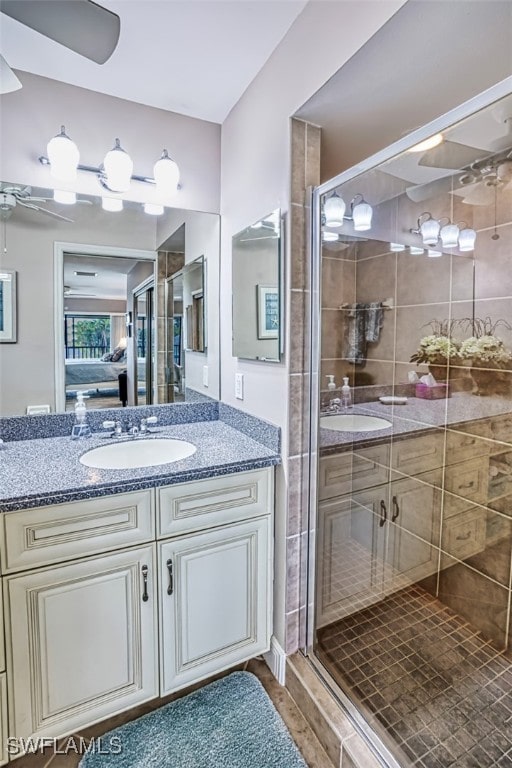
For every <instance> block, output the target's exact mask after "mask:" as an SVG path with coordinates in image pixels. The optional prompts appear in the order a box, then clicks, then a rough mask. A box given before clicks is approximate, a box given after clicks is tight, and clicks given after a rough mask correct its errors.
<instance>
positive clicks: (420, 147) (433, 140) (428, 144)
mask: <svg viewBox="0 0 512 768" xmlns="http://www.w3.org/2000/svg"><path fill="white" fill-rule="evenodd" d="M442 141H444V137H443V134H442V133H435V134H434V135H433V136H430V137H429V138H428V139H425V141H420V143H419V144H415V145H414V147H411V148H410V149H408V150H407V151H408V152H426V151H427V150H429V149H434V147H437V146H439V144H441V142H442Z"/></svg>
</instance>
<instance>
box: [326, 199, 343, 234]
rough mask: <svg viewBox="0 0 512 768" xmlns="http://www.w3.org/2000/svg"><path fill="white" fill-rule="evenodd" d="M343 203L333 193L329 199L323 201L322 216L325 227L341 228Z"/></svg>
mask: <svg viewBox="0 0 512 768" xmlns="http://www.w3.org/2000/svg"><path fill="white" fill-rule="evenodd" d="M345 208H346V205H345V201H344V200H343V198H342V197H340V196H339V195H338V193H337V192H336V191H335V192H333V193H332V195H331V196H330V197H328V198H327V199H326V200H324V216H325V226H326V227H341V226H343V218H344V216H345Z"/></svg>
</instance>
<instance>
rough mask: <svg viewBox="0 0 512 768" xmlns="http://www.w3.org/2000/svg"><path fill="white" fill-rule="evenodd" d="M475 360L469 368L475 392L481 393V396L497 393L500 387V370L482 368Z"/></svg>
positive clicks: (475, 393)
mask: <svg viewBox="0 0 512 768" xmlns="http://www.w3.org/2000/svg"><path fill="white" fill-rule="evenodd" d="M475 362H476V361H475V360H473V364H472V366H471V368H470V369H469V372H470V374H471V378H472V379H473V394H474V395H480V396H481V397H489V396H490V395H494V394H496V392H497V390H498V388H499V382H498V379H499V373H498V371H493V370H489V369H488V368H481V367H480V366H479V365H478V364H477V365H475Z"/></svg>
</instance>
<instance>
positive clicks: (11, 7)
mask: <svg viewBox="0 0 512 768" xmlns="http://www.w3.org/2000/svg"><path fill="white" fill-rule="evenodd" d="M0 9H1V11H2V13H5V14H6V15H7V16H10V17H11V19H16V21H19V22H21V23H22V24H25V25H26V26H27V27H30V28H31V29H34V30H35V31H36V32H39V33H40V34H42V35H45V37H49V38H50V40H55V42H57V43H60V44H61V45H64V46H66V48H70V49H71V50H72V51H75V53H79V54H80V55H81V56H85V57H86V58H87V59H91V61H95V62H96V63H97V64H104V63H105V62H106V61H107V59H109V58H110V56H112V54H113V53H114V51H115V49H116V46H117V43H118V40H119V32H120V28H121V24H120V19H119V16H118V15H117V14H115V13H112V11H109V10H107V8H103V7H102V6H101V5H97V4H96V3H93V2H91V0H57V2H56V1H55V0H2V3H1V6H0Z"/></svg>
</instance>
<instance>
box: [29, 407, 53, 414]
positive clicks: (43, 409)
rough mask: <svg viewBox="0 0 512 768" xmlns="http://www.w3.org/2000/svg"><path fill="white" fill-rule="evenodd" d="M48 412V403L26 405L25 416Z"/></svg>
mask: <svg viewBox="0 0 512 768" xmlns="http://www.w3.org/2000/svg"><path fill="white" fill-rule="evenodd" d="M41 413H42V414H46V413H50V406H49V405H27V416H37V415H39V414H41Z"/></svg>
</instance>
